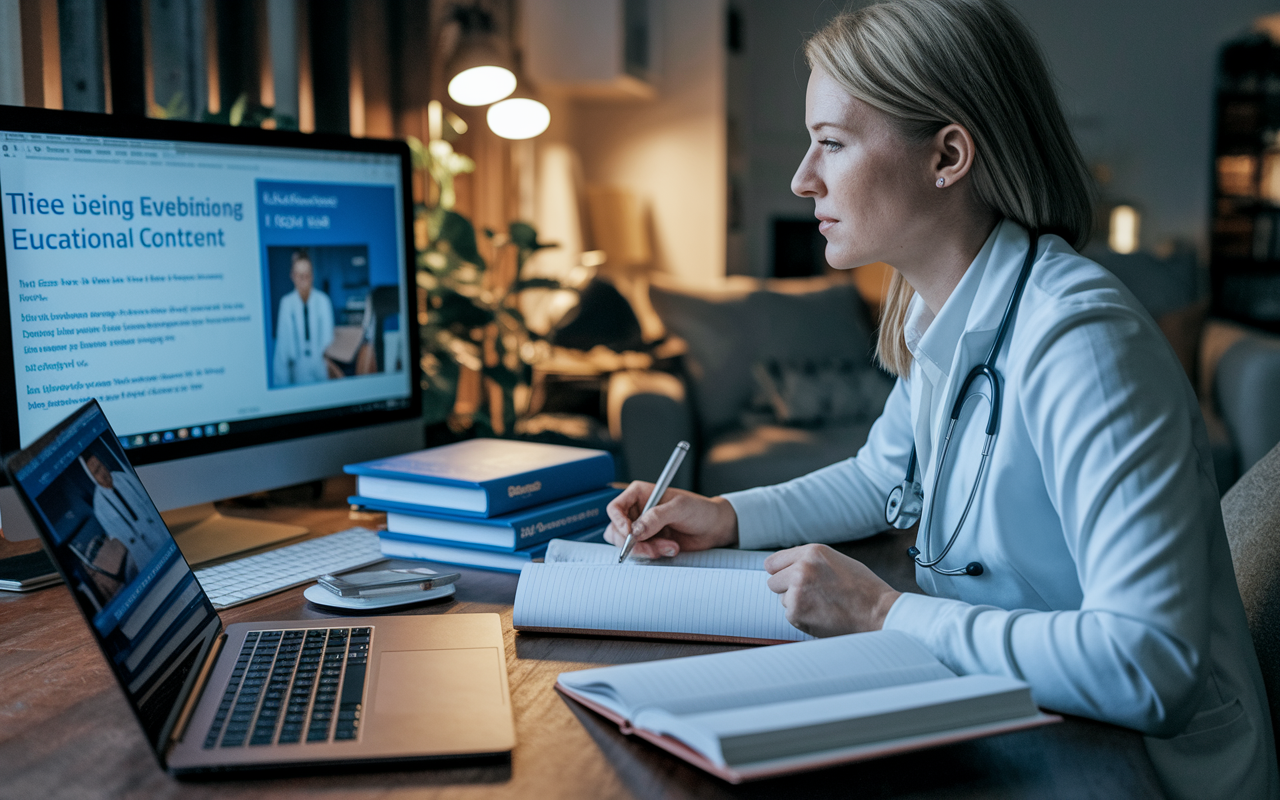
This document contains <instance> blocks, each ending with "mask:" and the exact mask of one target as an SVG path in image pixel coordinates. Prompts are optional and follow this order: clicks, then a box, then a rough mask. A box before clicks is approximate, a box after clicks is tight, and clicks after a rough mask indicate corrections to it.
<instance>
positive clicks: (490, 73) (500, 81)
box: [449, 64, 516, 106]
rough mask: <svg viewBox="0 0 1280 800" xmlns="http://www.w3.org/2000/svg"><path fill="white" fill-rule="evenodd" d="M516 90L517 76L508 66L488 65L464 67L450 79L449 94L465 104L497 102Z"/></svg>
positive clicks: (478, 104) (480, 104)
mask: <svg viewBox="0 0 1280 800" xmlns="http://www.w3.org/2000/svg"><path fill="white" fill-rule="evenodd" d="M515 90H516V76H515V75H513V74H512V73H511V70H509V69H507V68H506V67H497V66H493V65H491V64H490V65H486V66H480V67H472V68H471V69H464V70H463V71H462V72H459V73H458V74H457V75H455V76H454V77H453V80H451V81H449V96H450V97H452V98H453V100H454V102H456V103H459V104H461V105H464V106H486V105H488V104H490V103H496V102H497V101H499V100H501V99H502V98H504V97H506V96H507V95H509V94H511V93H512V92H514V91H515Z"/></svg>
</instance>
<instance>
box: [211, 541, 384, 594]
mask: <svg viewBox="0 0 1280 800" xmlns="http://www.w3.org/2000/svg"><path fill="white" fill-rule="evenodd" d="M385 558H386V556H384V555H382V549H381V547H380V546H379V544H378V534H376V533H374V532H373V531H371V530H368V529H366V528H351V529H350V530H345V531H341V532H339V533H331V534H329V535H328V536H322V537H320V538H318V539H308V540H307V541H305V542H298V543H297V544H291V545H289V546H287V547H281V548H280V549H278V550H271V551H269V552H266V553H259V554H258V555H254V556H247V557H245V558H241V559H238V560H236V561H230V562H227V563H226V564H219V565H217V566H215V567H207V568H205V569H198V570H195V574H196V578H197V579H198V580H199V581H200V586H201V588H203V589H204V591H205V594H207V595H209V600H210V601H211V602H212V603H213V607H214V608H230V607H231V606H236V605H240V604H241V603H247V602H249V601H251V600H256V599H258V598H259V597H265V596H266V595H269V594H275V593H276V592H282V591H284V590H285V589H289V588H292V587H294V586H298V585H299V584H303V583H309V582H310V581H313V580H315V579H316V578H318V577H320V576H321V575H325V574H330V573H338V572H345V571H347V570H352V569H356V568H357V567H363V566H365V565H368V564H373V563H375V562H377V561H382V560H384V559H385Z"/></svg>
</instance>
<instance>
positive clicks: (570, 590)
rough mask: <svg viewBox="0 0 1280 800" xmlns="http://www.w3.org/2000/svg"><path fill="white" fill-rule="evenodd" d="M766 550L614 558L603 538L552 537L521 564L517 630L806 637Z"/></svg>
mask: <svg viewBox="0 0 1280 800" xmlns="http://www.w3.org/2000/svg"><path fill="white" fill-rule="evenodd" d="M768 556H769V553H767V552H759V551H752V550H704V551H701V552H696V553H681V554H680V555H678V556H675V557H674V558H663V559H654V560H652V561H646V560H636V559H632V560H630V561H628V562H627V563H625V564H618V563H617V561H618V549H617V548H616V547H613V546H611V545H607V544H591V543H585V542H570V541H565V540H562V539H555V540H552V542H551V543H550V545H549V546H548V548H547V554H546V557H545V560H544V563H541V564H536V563H534V564H527V565H525V566H524V567H523V568H522V569H521V571H520V583H519V585H518V587H517V589H516V602H515V610H514V613H513V616H512V623H513V626H514V627H515V629H516V630H520V631H531V632H542V633H577V634H592V635H603V636H640V637H648V638H659V639H681V640H693V641H712V642H731V643H737V644H776V643H779V642H794V641H801V640H804V639H810V638H812V637H810V636H809V635H808V634H806V633H803V632H801V631H800V630H798V629H797V628H795V627H794V626H793V625H792V624H791V623H790V622H787V618H786V614H785V613H784V610H783V608H782V603H781V602H779V600H778V596H777V595H776V594H774V593H773V592H772V591H770V590H769V587H768V584H767V581H768V579H769V574H768V573H767V572H765V571H764V560H765V559H766V558H767V557H768Z"/></svg>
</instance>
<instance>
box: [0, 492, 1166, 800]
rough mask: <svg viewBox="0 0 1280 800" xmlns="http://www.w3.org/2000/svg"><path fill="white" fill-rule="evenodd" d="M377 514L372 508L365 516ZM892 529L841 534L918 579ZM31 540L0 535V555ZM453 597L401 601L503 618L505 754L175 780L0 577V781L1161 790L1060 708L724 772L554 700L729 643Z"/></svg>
mask: <svg viewBox="0 0 1280 800" xmlns="http://www.w3.org/2000/svg"><path fill="white" fill-rule="evenodd" d="M334 483H335V484H336V486H331V487H330V488H329V489H327V490H326V493H325V497H324V498H323V499H322V500H321V501H318V502H312V503H309V504H308V506H307V507H292V508H281V507H275V508H271V507H268V508H263V509H255V510H246V509H226V508H224V509H223V511H224V513H239V514H244V515H249V516H256V517H260V518H267V519H280V520H288V521H290V522H298V523H299V524H303V525H307V526H308V527H310V528H311V529H312V530H313V531H316V532H318V533H325V532H332V531H336V530H341V529H343V528H346V527H349V526H350V525H352V524H369V522H370V520H368V519H367V518H365V519H357V520H354V521H353V520H351V519H349V517H348V513H347V510H346V508H345V506H343V505H342V498H343V497H345V496H346V494H347V493H348V491H349V487H345V486H343V485H342V484H341V483H340V482H334ZM374 522H376V520H374ZM908 544H909V543H908V542H906V541H905V540H903V538H902V536H901V535H898V536H889V535H882V536H879V537H875V538H874V539H872V540H869V541H865V542H860V543H858V544H856V545H852V546H848V547H847V548H846V549H847V551H848V552H849V553H851V554H854V555H856V556H858V557H860V558H862V559H863V560H864V561H866V562H867V563H868V564H870V565H872V567H873V568H875V569H877V570H878V571H879V572H880V574H882V575H884V576H885V578H886V580H889V581H890V582H891V583H893V584H894V585H895V586H896V587H897V588H900V589H906V588H912V587H913V586H914V584H913V582H912V577H911V570H910V566H909V563H908V561H907V558H906V557H905V556H904V555H903V553H904V552H905V550H906V548H907V546H908ZM35 548H36V543H35V542H17V543H13V542H8V543H5V542H0V557H3V556H8V555H16V554H18V553H22V552H29V551H30V550H33V549H35ZM462 571H463V578H462V580H461V581H460V582H459V584H458V590H457V595H456V597H455V599H454V600H452V601H451V602H446V603H443V604H439V605H433V606H426V607H421V608H418V609H414V610H411V611H407V612H404V613H416V614H458V613H467V612H496V613H498V614H501V615H502V619H503V625H504V628H505V629H506V636H505V638H506V644H507V670H508V672H509V675H510V684H511V700H512V704H513V706H514V712H515V721H516V737H517V742H518V744H517V746H516V749H515V752H514V753H513V754H512V757H511V761H510V764H504V765H500V766H492V765H490V766H478V767H477V766H473V767H466V766H461V767H448V768H430V769H418V770H411V771H402V772H381V773H354V774H336V775H324V776H307V777H295V778H287V779H273V780H252V781H243V780H241V781H225V782H217V783H194V784H193V783H179V782H178V781H177V780H175V779H173V778H171V777H169V776H168V775H167V774H165V773H164V772H162V771H161V770H160V768H159V766H158V765H157V764H156V761H155V758H154V757H153V755H152V752H151V749H150V747H149V746H148V745H147V743H146V741H145V740H144V739H143V736H142V732H141V730H140V729H139V727H138V725H137V723H136V722H135V721H134V718H133V715H132V714H131V713H130V711H129V707H128V706H127V705H126V703H125V700H124V697H123V696H122V695H121V693H120V690H119V689H118V688H117V686H116V683H115V681H114V679H113V678H112V676H111V674H110V672H109V671H108V670H107V667H106V664H105V663H104V662H103V660H102V657H101V655H100V654H99V651H98V650H97V648H96V647H95V646H94V644H93V641H92V639H91V638H90V636H89V632H88V630H87V629H86V627H85V624H84V622H83V620H82V619H81V617H80V614H79V612H78V611H77V610H76V608H75V607H74V605H73V602H72V599H71V596H70V595H69V593H68V592H67V590H66V588H65V587H63V586H57V587H52V588H48V589H41V590H39V591H37V592H34V593H32V594H29V595H11V594H8V593H0V797H5V798H9V797H12V798H41V799H42V800H43V799H44V798H63V797H65V798H93V797H130V798H138V797H146V798H152V797H155V798H181V800H199V799H200V798H212V797H237V798H291V797H302V796H311V795H324V796H328V797H342V798H374V797H376V798H407V797H450V798H454V797H484V798H490V797H495V798H496V797H509V798H544V797H583V798H605V797H686V796H687V797H700V798H716V797H779V796H804V797H813V796H841V797H847V796H852V795H854V794H856V795H857V796H858V797H939V796H946V797H990V796H999V797H1057V798H1064V797H1102V798H1114V797H1126V798H1139V797H1160V796H1161V795H1160V791H1159V789H1158V787H1157V784H1156V782H1155V778H1154V775H1153V773H1152V770H1151V766H1150V763H1149V761H1148V760H1147V757H1146V754H1145V751H1144V750H1143V747H1142V741H1141V738H1140V737H1139V736H1138V735H1137V734H1136V733H1134V732H1132V731H1127V730H1123V729H1120V728H1115V727H1112V726H1109V725H1103V724H1100V723H1096V722H1091V721H1088V720H1082V719H1075V718H1072V719H1068V720H1067V721H1066V722H1064V723H1062V724H1060V725H1052V726H1049V727H1047V728H1040V729H1036V730H1032V731H1025V732H1021V733H1012V734H1006V735H1004V736H998V737H994V738H989V739H983V740H979V741H976V742H967V743H963V744H958V745H952V746H948V747H941V748H936V749H934V750H929V751H924V752H920V753H913V754H908V755H903V756H897V757H893V758H887V759H882V760H879V761H872V762H867V763H864V764H858V765H850V766H846V767H840V768H835V769H830V770H825V771H822V772H817V773H811V774H808V775H802V776H798V777H791V778H780V779H774V780H770V781H764V782H760V783H755V784H747V785H744V786H730V785H728V784H725V783H722V782H720V781H719V780H717V779H716V778H712V777H710V776H708V775H706V774H705V773H703V772H701V771H699V770H696V769H694V768H692V767H690V766H688V765H686V764H685V763H684V762H682V761H679V760H677V759H675V758H673V757H671V756H668V755H667V754H666V753H664V752H662V751H660V750H658V749H657V748H655V747H652V746H650V745H649V744H647V743H645V742H643V741H639V740H637V739H635V738H633V737H628V736H623V735H622V734H621V733H619V732H618V729H617V727H616V726H614V725H612V724H610V723H608V722H606V721H605V720H603V719H601V718H600V717H597V716H595V715H594V714H592V713H591V712H589V711H585V710H583V709H581V708H579V707H577V706H575V705H572V704H571V703H570V702H568V701H566V700H564V699H563V698H562V697H561V696H560V695H559V694H557V693H556V692H555V691H553V689H552V685H553V684H554V683H555V679H556V675H557V674H559V673H560V672H562V671H564V670H571V669H581V668H585V667H592V666H599V665H604V664H619V663H625V662H633V661H648V660H652V659H656V658H668V657H672V656H685V655H694V654H698V653H710V652H717V651H721V650H726V649H730V648H728V647H726V646H719V645H697V644H681V643H662V642H652V641H641V640H623V639H592V638H574V637H559V636H544V635H531V634H519V635H517V634H516V633H515V632H514V631H512V630H511V604H512V601H513V599H514V597H515V590H516V577H515V576H514V575H506V574H502V573H494V572H483V571H479V570H466V569H464V570H462ZM330 616H332V615H330V614H326V613H324V612H321V611H320V610H318V609H316V608H315V607H314V606H311V605H310V604H308V603H307V601H306V600H304V599H303V597H302V590H301V588H299V589H294V590H291V591H288V592H285V593H283V594H278V595H275V596H273V597H268V598H265V599H263V600H260V601H258V602H255V603H252V604H250V605H247V606H241V607H239V608H234V609H230V610H228V611H224V612H223V613H222V617H223V620H224V621H225V622H227V623H230V622H239V621H245V620H258V619H281V620H287V619H316V618H326V617H330Z"/></svg>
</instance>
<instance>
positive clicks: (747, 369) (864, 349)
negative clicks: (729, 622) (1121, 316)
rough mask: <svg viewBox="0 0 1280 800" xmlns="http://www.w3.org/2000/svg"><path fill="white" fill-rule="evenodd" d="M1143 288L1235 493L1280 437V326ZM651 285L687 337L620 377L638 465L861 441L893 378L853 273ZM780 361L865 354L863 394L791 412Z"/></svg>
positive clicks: (719, 481) (715, 485)
mask: <svg viewBox="0 0 1280 800" xmlns="http://www.w3.org/2000/svg"><path fill="white" fill-rule="evenodd" d="M1113 260H1115V259H1114V257H1113ZM1153 263H1155V262H1154V260H1153ZM1163 263H1165V262H1160V263H1157V264H1156V267H1159V266H1161V265H1162V264H1163ZM1132 267H1133V265H1132V264H1128V263H1126V264H1115V265H1111V268H1113V271H1115V272H1116V274H1117V275H1119V276H1120V277H1121V278H1122V279H1124V278H1126V277H1127V278H1129V279H1130V280H1132V281H1133V283H1134V284H1135V285H1139V286H1142V285H1144V284H1146V283H1155V281H1150V282H1148V281H1146V280H1144V279H1142V277H1141V276H1142V274H1146V273H1138V272H1137V270H1135V269H1133V268H1132ZM1156 267H1152V268H1151V269H1152V270H1155V268H1156ZM1126 269H1127V271H1126ZM1131 273H1132V274H1131ZM1135 275H1137V277H1135ZM1166 293H1167V292H1166ZM1135 294H1136V295H1137V296H1138V297H1139V299H1140V300H1142V301H1143V302H1144V304H1146V305H1148V310H1150V311H1152V312H1153V316H1155V318H1156V320H1157V322H1158V323H1159V324H1160V327H1161V329H1162V330H1164V331H1165V333H1166V336H1168V337H1169V339H1170V342H1171V344H1172V345H1173V347H1174V350H1175V352H1177V353H1178V355H1179V359H1180V360H1181V361H1182V362H1183V364H1184V366H1185V367H1186V368H1187V371H1188V375H1189V378H1190V379H1192V380H1194V381H1195V382H1196V388H1197V393H1198V395H1199V396H1200V398H1201V410H1202V413H1203V416H1204V418H1205V423H1206V427H1207V429H1208V433H1209V441H1210V445H1211V447H1212V451H1213V457H1214V469H1215V472H1216V476H1217V482H1218V488H1219V491H1220V492H1221V493H1225V492H1226V491H1227V490H1228V489H1229V488H1231V486H1232V484H1234V483H1235V481H1236V480H1237V479H1238V478H1239V476H1241V475H1243V474H1244V473H1245V472H1247V471H1248V469H1249V468H1250V467H1251V466H1252V465H1253V464H1254V463H1256V462H1257V461H1258V460H1259V459H1260V458H1261V457H1262V456H1263V455H1264V454H1265V453H1267V452H1268V451H1269V450H1270V449H1271V448H1272V447H1273V446H1275V445H1276V444H1277V442H1280V336H1276V335H1273V334H1268V333H1265V332H1262V331H1258V330H1255V329H1251V328H1246V327H1243V326H1239V325H1235V324H1233V323H1229V322H1224V321H1221V320H1215V319H1208V320H1207V321H1206V320H1205V318H1204V310H1205V304H1204V303H1203V302H1199V303H1197V302H1195V301H1192V302H1191V303H1189V304H1186V305H1178V303H1177V302H1174V301H1172V300H1171V299H1170V298H1163V299H1159V302H1157V299H1153V298H1152V297H1147V296H1146V295H1144V294H1143V293H1142V292H1135ZM1146 294H1147V295H1151V294H1153V292H1152V291H1147V293H1146ZM1189 296H1190V295H1189ZM650 299H651V301H652V304H653V308H654V310H655V311H656V312H657V314H658V316H659V317H660V318H661V320H662V322H663V324H664V325H665V326H666V329H667V331H668V334H670V335H673V336H676V337H679V338H680V339H683V340H684V342H685V343H686V348H687V350H686V352H685V354H684V356H683V358H682V359H681V362H682V366H681V367H680V368H678V369H675V370H673V371H670V372H658V371H652V370H624V371H621V372H616V373H614V374H613V375H612V376H611V378H610V380H609V384H608V389H607V395H606V414H607V420H608V425H609V432H610V435H611V436H612V437H613V439H614V440H615V441H618V442H620V443H621V451H622V455H623V458H624V459H625V463H626V464H627V465H628V472H629V474H630V476H631V477H632V478H641V479H646V480H653V479H654V478H655V477H656V476H657V475H658V473H659V472H661V470H662V467H663V465H665V463H666V461H667V458H668V457H669V456H670V454H671V449H672V447H673V446H674V445H675V443H676V442H678V441H680V440H681V439H685V440H688V441H690V442H691V443H692V445H693V449H692V452H691V454H690V456H689V457H688V458H687V459H686V461H685V464H684V466H682V467H681V469H680V471H679V472H678V473H677V476H676V480H675V481H674V482H673V485H674V486H677V487H680V488H686V489H694V490H697V491H699V492H702V493H703V494H708V495H717V494H723V493H725V492H730V491H736V490H738V489H745V488H749V487H752V486H762V485H767V484H772V483H779V482H782V481H786V480H789V479H791V478H794V477H798V476H800V475H803V474H805V473H808V472H811V471H813V470H815V469H818V468H820V467H823V466H826V465H828V464H833V463H835V462H837V461H840V460H842V459H844V458H848V457H849V456H852V455H854V454H855V453H856V452H857V451H858V448H859V447H861V446H862V444H863V443H864V442H865V441H866V437H867V434H868V432H869V431H870V428H871V424H872V423H873V422H874V421H875V418H876V416H877V415H878V414H879V412H880V410H881V409H882V408H883V404H884V400H885V398H887V396H888V392H889V390H890V389H891V388H892V380H891V379H890V378H889V377H888V376H887V375H885V374H884V373H882V372H880V371H879V370H877V369H876V368H875V366H874V362H873V355H872V354H873V345H874V339H873V333H874V332H873V328H872V324H871V315H870V313H869V311H868V309H867V306H866V304H865V303H864V301H863V300H862V297H861V295H859V294H858V292H857V290H856V288H855V287H854V285H853V284H852V283H851V282H848V281H846V280H840V279H839V278H833V277H823V278H812V279H788V280H769V281H753V280H748V279H731V280H730V281H729V282H728V283H727V284H726V286H725V287H724V288H721V289H717V290H695V289H688V288H681V287H677V286H672V285H666V286H664V285H661V284H659V285H654V286H652V287H651V289H650ZM1175 300H1176V298H1175ZM779 364H790V365H792V366H796V365H801V366H803V365H824V364H825V365H828V366H829V365H831V364H843V365H845V366H848V365H857V366H860V367H861V370H860V371H859V381H856V382H855V384H856V385H855V387H854V391H853V392H852V394H853V395H854V398H855V400H858V401H859V402H860V403H861V406H860V407H859V408H853V409H851V408H850V407H849V406H850V404H849V403H847V402H846V403H844V404H843V406H842V410H841V411H840V413H832V414H827V415H825V416H824V415H823V414H821V413H816V414H815V413H808V414H806V413H800V414H799V415H798V416H799V417H800V418H799V419H787V418H786V415H785V414H783V415H779V414H778V413H777V409H776V408H770V403H768V402H767V398H764V397H762V395H764V394H767V392H766V391H763V390H762V387H761V383H762V375H761V374H760V373H761V372H762V371H767V370H765V369H764V367H765V366H767V365H772V366H775V367H776V366H777V365H779ZM775 377H777V376H776V374H775ZM784 377H785V376H784ZM763 382H764V383H767V380H765V381H763ZM784 382H785V381H784ZM798 385H799V386H800V387H801V388H802V389H803V387H804V386H805V384H804V383H803V382H800V383H799V384H798ZM808 385H809V386H812V383H810V384H808ZM859 389H860V390H861V396H860V397H859V396H858V395H859ZM774 399H775V400H776V399H777V398H774ZM783 399H784V400H785V399H786V398H783ZM775 405H776V404H775ZM802 412H803V410H802ZM793 416H795V415H793Z"/></svg>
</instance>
